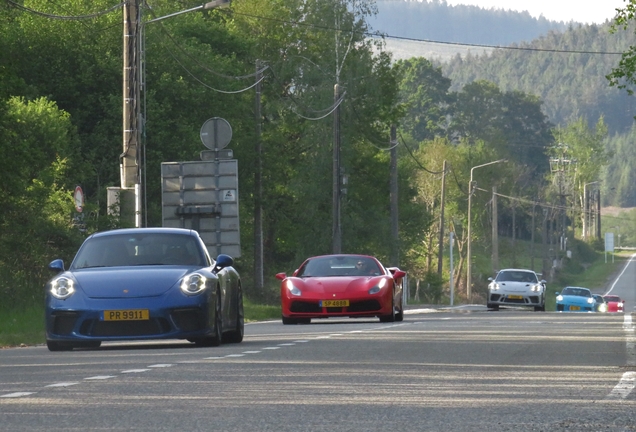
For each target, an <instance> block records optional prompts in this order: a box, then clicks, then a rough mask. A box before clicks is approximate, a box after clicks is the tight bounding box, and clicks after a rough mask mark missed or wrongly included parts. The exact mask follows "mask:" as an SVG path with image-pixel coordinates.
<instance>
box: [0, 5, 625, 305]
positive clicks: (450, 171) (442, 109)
mask: <svg viewBox="0 0 636 432" xmlns="http://www.w3.org/2000/svg"><path fill="white" fill-rule="evenodd" d="M198 5H199V3H198V2H197V1H196V0H195V1H190V0H189V1H176V0H157V1H153V2H152V5H150V4H147V3H142V6H143V7H142V20H144V21H148V20H150V19H153V18H155V19H156V18H158V17H164V16H167V15H170V14H173V13H174V12H176V11H184V10H187V9H188V8H192V7H195V6H198ZM375 6H376V5H375V3H374V2H373V1H367V0H362V1H361V0H347V1H345V0H321V1H310V2H306V1H302V0H282V1H279V2H275V3H272V2H271V1H269V0H234V1H232V6H231V7H230V8H224V9H218V10H205V11H197V12H191V13H184V14H181V15H179V16H178V17H177V16H175V17H172V18H170V19H166V20H162V21H160V22H157V23H151V24H150V25H148V27H147V28H145V29H144V33H145V39H144V42H145V43H144V45H143V48H144V52H143V54H144V56H143V58H144V70H145V74H144V77H143V95H142V98H141V100H142V101H143V103H144V109H143V110H141V112H142V114H143V118H142V119H140V122H141V124H142V125H143V139H144V148H145V152H144V155H145V161H144V165H145V167H146V172H145V173H144V175H145V177H146V178H147V181H146V187H147V208H144V209H143V212H144V218H143V220H144V224H145V225H148V226H158V225H160V224H161V184H160V183H161V181H160V165H161V163H162V162H172V161H189V160H198V159H199V153H200V152H201V150H203V146H202V144H201V140H200V136H199V131H200V128H201V125H202V124H203V123H204V122H205V121H206V120H207V119H209V118H212V117H222V118H224V119H226V120H227V121H228V122H229V123H230V124H231V126H232V130H233V135H232V141H231V143H230V145H229V148H231V149H232V150H233V152H234V158H235V159H237V160H238V166H239V191H240V199H239V205H240V223H241V227H240V233H241V257H240V258H238V259H237V261H236V267H237V268H238V269H239V271H240V272H241V274H242V277H243V281H244V286H245V288H246V294H247V295H248V296H251V297H256V298H262V299H269V300H271V299H272V298H273V299H275V298H276V285H277V282H276V281H275V279H274V277H273V275H274V274H275V273H277V272H281V271H287V272H289V271H293V270H294V269H295V268H296V266H297V265H298V264H299V263H300V262H301V260H302V259H304V258H306V257H307V256H309V255H314V254H323V253H330V252H332V250H333V249H332V248H333V244H332V243H333V233H332V210H333V178H334V169H333V167H334V152H333V142H334V136H335V133H334V130H335V126H334V123H335V122H334V115H333V113H334V112H336V109H337V112H338V116H339V117H338V118H339V122H338V129H337V131H338V136H339V140H340V153H339V159H340V168H341V169H340V173H337V176H336V177H338V178H339V180H340V181H341V182H342V184H341V185H339V186H342V187H343V189H346V193H343V194H342V197H341V226H342V251H343V252H357V253H368V254H371V255H375V256H378V257H379V258H380V259H381V260H382V261H384V262H385V263H386V264H390V265H399V266H400V267H404V268H405V269H408V271H409V274H410V275H411V276H412V277H413V278H415V279H421V280H423V281H424V282H425V286H427V287H428V288H427V290H428V292H427V294H426V296H427V298H428V299H429V300H431V301H438V300H439V299H440V297H441V296H442V294H443V289H444V287H447V286H448V285H447V282H448V280H449V274H448V270H447V269H448V265H447V263H448V251H447V246H448V245H447V240H444V241H445V242H446V249H445V250H444V248H442V249H443V250H442V252H443V254H442V258H441V262H442V263H446V264H445V265H444V269H443V271H441V272H440V271H439V269H441V267H440V266H438V260H439V257H440V255H439V251H440V248H439V246H440V244H439V233H440V231H441V230H442V229H444V230H445V231H449V230H453V231H454V232H455V238H456V240H457V243H456V246H455V247H456V248H458V251H459V255H458V256H456V257H457V258H456V259H457V260H458V262H457V263H456V266H455V267H454V271H455V275H454V277H455V280H458V281H459V280H462V275H464V274H465V272H466V261H465V260H466V248H465V245H466V240H467V235H468V233H467V226H469V221H468V220H467V218H468V211H467V209H468V202H471V200H467V198H468V196H469V194H470V197H471V198H472V206H471V208H472V212H473V213H472V216H471V220H470V224H472V229H473V231H472V235H471V238H473V241H475V242H476V245H475V246H479V248H480V249H482V250H488V241H487V240H486V239H488V233H489V232H490V230H491V228H490V227H491V221H490V218H491V216H492V213H491V210H489V209H490V207H489V205H490V204H489V203H491V202H492V197H493V193H494V192H493V191H492V187H493V186H496V187H497V193H498V196H499V202H500V209H499V216H498V219H499V230H500V232H501V235H502V236H511V237H512V238H513V239H514V238H520V239H526V240H529V239H531V238H535V237H537V238H539V236H541V240H537V241H542V242H543V243H544V245H548V244H549V245H556V244H557V243H558V241H559V238H560V237H563V236H570V237H577V236H579V237H580V228H581V220H580V217H578V216H575V215H576V214H580V212H581V203H582V201H581V193H582V190H583V185H584V184H587V183H590V182H596V181H597V180H598V179H599V178H600V176H601V174H602V170H603V169H604V167H606V166H607V165H608V163H609V162H610V161H611V160H612V161H614V160H615V159H610V158H611V156H612V153H614V154H619V148H618V147H616V149H614V150H612V149H609V148H606V147H604V144H605V143H606V139H607V136H608V135H609V133H610V131H611V133H619V131H622V132H623V133H626V132H630V128H629V127H628V126H627V122H626V121H624V122H623V123H621V122H620V121H619V120H615V119H609V118H606V117H605V116H602V115H597V114H595V113H594V112H591V114H589V115H587V113H586V112H583V109H582V108H585V107H589V109H590V110H592V109H593V104H591V103H590V104H588V105H586V104H585V101H583V102H579V103H578V105H577V109H576V110H574V109H573V111H572V113H570V114H568V115H566V114H563V118H562V119H559V118H557V117H556V116H555V114H554V112H552V111H549V110H546V106H547V103H545V102H544V100H543V95H542V94H537V92H536V91H535V90H536V89H537V88H540V86H539V84H538V83H537V82H535V83H534V86H530V87H528V88H516V87H515V86H512V85H508V84H507V82H505V81H502V80H499V79H497V76H496V75H495V74H493V75H490V76H485V77H481V76H477V74H476V73H475V72H471V69H470V68H471V65H473V64H474V65H476V66H475V68H476V67H477V66H480V65H481V67H482V68H483V69H485V70H487V69H488V68H487V67H486V65H487V64H488V62H489V61H494V60H493V59H495V60H496V59H498V58H499V57H498V56H500V55H501V54H499V52H497V53H496V54H493V56H491V57H490V56H489V57H487V58H471V59H456V60H455V61H454V63H452V64H448V65H440V64H435V63H433V62H432V61H430V60H428V59H424V58H413V59H408V60H400V61H394V59H392V58H391V55H390V53H389V52H387V51H386V50H384V49H383V48H382V44H381V40H378V39H369V38H368V37H367V36H368V35H369V34H371V28H370V27H369V25H368V21H367V20H368V19H369V18H370V17H372V16H374V14H375V13H376V12H377V9H376V7H375ZM1 7H2V9H0V52H1V53H2V56H0V154H1V155H2V156H3V158H2V160H3V162H4V165H5V166H4V172H3V175H2V176H0V181H1V184H0V205H1V206H2V208H3V212H1V213H0V227H1V230H2V235H1V236H0V276H1V277H0V281H1V282H0V290H1V292H2V293H3V295H4V296H5V297H4V298H5V299H6V303H5V304H7V305H11V304H20V303H21V302H22V303H23V302H24V301H33V300H37V299H38V298H40V296H41V291H40V290H41V287H42V284H43V283H44V281H45V280H46V278H47V276H48V274H47V271H46V265H47V264H48V262H49V261H50V260H52V259H54V258H63V259H64V260H65V261H66V262H67V263H68V262H69V260H70V259H72V256H73V253H74V251H75V250H76V248H77V246H78V245H79V243H80V242H81V240H82V238H83V237H84V236H85V235H86V234H87V233H90V232H94V231H96V230H104V229H109V228H113V227H119V226H122V221H121V220H119V219H118V218H117V217H113V216H111V215H109V211H108V209H107V208H106V194H107V191H106V188H107V187H111V186H119V185H120V184H121V176H120V166H119V165H120V162H121V158H122V155H123V153H122V70H123V61H122V31H121V30H122V20H123V16H122V4H117V3H115V2H114V1H112V0H98V1H92V2H89V3H87V2H84V1H82V0H67V1H66V2H64V4H63V5H62V4H58V3H51V2H49V1H47V0H24V1H13V0H7V1H6V2H5V3H3V4H2V6H1ZM570 31H572V32H575V31H576V29H571V30H568V32H570ZM597 31H598V29H597ZM565 34H569V33H567V32H566V33H565ZM576 34H577V33H572V35H571V36H570V37H571V38H573V40H575V39H576ZM599 34H600V33H599ZM550 35H552V36H550V37H553V38H556V36H554V35H557V36H558V35H560V33H554V34H552V33H551V34H550ZM627 41H628V38H627V37H626V38H625V43H628V42H627ZM548 42H549V40H546V41H544V42H543V43H544V44H545V46H546V47H547V46H548ZM554 43H555V44H556V43H558V38H556V39H555V41H554ZM550 48H551V49H558V48H555V47H550ZM592 48H593V49H607V50H610V49H611V50H612V51H616V50H618V49H620V47H619V46H614V47H610V46H609V42H608V46H607V47H605V46H603V47H598V46H593V47H592ZM592 48H590V49H592ZM569 49H574V48H572V47H569ZM504 53H508V51H505V52H504ZM139 54H141V52H139ZM509 54H510V53H509ZM513 54H516V53H513ZM513 54H510V55H513ZM559 55H561V54H559ZM563 57H564V58H569V59H570V62H569V63H563V64H561V65H560V67H561V75H562V76H565V77H566V78H567V79H563V78H562V76H557V74H556V72H553V73H554V74H555V75H554V77H550V79H551V80H552V81H554V80H556V79H557V78H559V85H558V86H556V85H553V86H552V87H553V88H554V89H555V91H561V92H562V99H563V100H565V99H566V98H567V97H569V95H570V94H571V93H570V92H571V91H572V90H571V87H570V84H571V82H572V81H574V79H573V77H575V76H576V75H577V74H578V73H579V71H578V67H579V63H578V62H579V59H580V58H582V57H581V54H579V53H577V54H573V53H571V54H568V55H564V56H563ZM598 57H602V58H604V56H596V55H589V56H587V57H586V58H587V59H588V60H587V63H593V59H596V58H598ZM614 57H615V56H613V58H614ZM553 61H555V60H551V59H550V58H543V61H542V62H538V61H537V64H536V66H533V68H529V70H535V69H536V70H537V71H538V70H543V71H547V70H548V69H547V68H548V65H549V64H550V63H551V62H553ZM480 62H484V63H480ZM587 63H585V64H587ZM461 64H465V65H466V68H465V69H462V68H461V67H460V65H461ZM568 65H571V66H572V68H571V69H570V68H568ZM592 66H593V65H592ZM501 67H502V68H503V66H501ZM524 67H525V66H524V65H520V64H518V65H517V68H524ZM597 67H598V68H600V66H597ZM505 69H506V70H509V71H511V74H512V71H513V70H514V67H512V66H506V68H505ZM473 70H475V69H473ZM601 73H606V72H599V74H601ZM597 75H598V74H597ZM260 76H262V77H263V80H262V81H260V79H259V77H260ZM515 76H516V75H515ZM527 78H528V79H530V78H532V76H531V75H528V76H527ZM511 79H512V77H511ZM519 80H523V76H522V77H521V78H519ZM594 80H596V81H593V82H594V83H596V85H597V86H601V82H600V81H599V80H598V77H595V78H594ZM591 82H592V81H582V85H585V86H586V87H585V91H588V90H589V91H592V90H594V89H593V88H591V87H592V85H591V84H590V83H591ZM257 83H258V84H260V85H259V86H256V84H257ZM336 84H337V85H338V87H339V88H341V89H342V93H339V94H338V97H337V98H336V97H335V95H334V86H335V85H336ZM553 84H555V83H553ZM588 87H590V88H588ZM255 88H259V91H260V98H259V100H260V105H259V106H258V109H257V107H256V103H255V102H256V91H255ZM599 91H600V90H599ZM579 93H585V92H584V91H582V90H579ZM589 97H592V98H596V97H597V94H595V93H590V96H589ZM568 100H569V99H568ZM572 100H574V98H572ZM617 100H618V98H617ZM588 102H589V101H588ZM555 112H556V111H555ZM599 112H600V111H599ZM256 113H260V116H259V117H258V118H256ZM619 124H620V125H622V126H620V127H619V126H617V125H619ZM392 126H395V127H396V128H397V134H396V135H397V142H395V141H392V140H391V128H392ZM620 128H622V129H620ZM564 142H567V146H564V145H563V143H564ZM623 142H624V147H623V148H622V149H621V150H620V152H622V153H621V154H622V155H623V157H625V156H627V155H629V154H630V153H629V146H628V141H627V140H623ZM396 146H397V147H396ZM394 148H395V149H396V150H397V168H398V178H397V183H398V190H399V194H398V208H399V237H398V238H393V237H392V232H391V229H390V227H391V223H390V221H391V217H392V214H391V206H390V205H389V202H390V199H389V195H390V183H391V178H390V165H391V154H392V152H391V150H392V149H394ZM123 151H124V153H125V151H126V149H125V148H124V149H123ZM557 156H558V157H564V156H567V158H569V159H573V160H574V159H576V160H577V161H578V163H577V169H576V170H572V172H571V173H570V174H569V176H568V177H567V178H562V179H561V180H562V181H559V182H557V181H555V178H554V176H553V175H552V166H551V164H550V159H551V158H554V157H557ZM493 161H497V162H501V163H497V164H492V162H493ZM622 162H624V163H628V161H622ZM257 167H262V190H259V189H258V187H257V178H256V176H255V171H256V168H257ZM444 167H446V169H444ZM477 167H479V168H480V169H479V170H477V171H476V172H475V176H474V178H473V169H474V168H477ZM345 176H346V178H347V182H346V184H344V182H343V179H344V177H345ZM469 180H473V181H472V183H469ZM621 181H623V179H622V178H621ZM625 181H629V179H626V180H625ZM443 184H444V185H445V191H444V197H445V198H444V202H443V203H442V201H441V196H442V194H441V190H442V185H443ZM76 185H81V186H82V188H83V189H84V192H85V196H86V205H85V210H84V212H85V213H84V214H85V216H86V219H85V222H86V230H85V231H84V230H79V229H78V227H77V226H75V225H74V217H75V216H77V214H76V213H75V211H74V204H73V199H72V193H73V190H74V188H75V186H76ZM564 185H567V187H568V188H569V189H568V190H567V193H565V192H564V189H563V187H564ZM566 197H567V199H566ZM442 204H443V205H442ZM442 208H444V209H445V210H444V211H445V213H444V214H442V213H441V211H442ZM259 212H260V213H261V214H262V215H263V216H262V225H263V247H264V251H265V253H264V276H265V281H264V286H256V285H255V284H254V280H256V279H258V278H257V277H255V275H254V271H255V270H254V269H255V262H254V256H255V251H254V249H255V248H254V244H255V243H254V242H255V240H254V237H255V231H254V227H255V224H256V223H257V220H256V214H258V213H259ZM566 213H567V214H568V215H569V216H568V217H567V218H566V217H564V216H565V215H566ZM535 214H542V215H543V218H544V220H545V223H546V224H548V222H549V226H550V228H549V229H548V230H545V231H543V232H541V230H539V229H538V227H536V226H535V225H534V224H533V223H532V221H534V219H535ZM146 221H147V222H146ZM442 224H443V225H442ZM443 245H444V244H442V246H443ZM395 248H397V250H398V254H397V256H395V255H394V249H395ZM545 249H546V250H547V247H546V248H545ZM551 250H554V253H555V254H556V253H564V251H560V252H559V251H558V248H556V247H552V248H551ZM510 257H512V258H510V259H512V261H511V262H510V265H519V263H518V262H515V261H514V257H515V254H511V255H510ZM553 258H557V257H556V256H550V257H548V256H544V259H543V264H539V265H540V266H541V265H544V266H545V263H547V262H549V261H550V262H551V260H552V259H553ZM474 265H475V266H476V268H475V271H474V280H475V284H476V287H477V288H479V289H483V287H484V286H485V281H486V278H487V277H488V276H489V275H490V274H491V272H492V270H493V269H492V268H491V267H490V264H489V263H486V264H483V265H482V264H481V263H479V262H477V263H476V264H474ZM16 287H17V288H16ZM465 288H466V287H465V281H463V280H462V282H461V283H459V284H458V293H457V295H458V297H460V296H461V292H462V291H461V290H462V289H464V290H465ZM478 291H479V290H477V292H478Z"/></svg>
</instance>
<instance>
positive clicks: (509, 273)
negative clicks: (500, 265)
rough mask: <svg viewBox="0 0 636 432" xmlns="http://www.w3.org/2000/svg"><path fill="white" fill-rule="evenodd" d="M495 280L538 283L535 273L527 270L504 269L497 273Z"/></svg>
mask: <svg viewBox="0 0 636 432" xmlns="http://www.w3.org/2000/svg"><path fill="white" fill-rule="evenodd" d="M496 281H497V282H525V283H538V282H539V280H538V279H537V275H536V274H535V273H532V272H527V271H516V270H504V271H500V272H499V274H498V275H497V279H496Z"/></svg>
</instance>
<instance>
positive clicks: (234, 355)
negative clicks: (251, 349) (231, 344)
mask: <svg viewBox="0 0 636 432" xmlns="http://www.w3.org/2000/svg"><path fill="white" fill-rule="evenodd" d="M244 356H245V354H228V355H226V356H225V357H226V358H229V357H244Z"/></svg>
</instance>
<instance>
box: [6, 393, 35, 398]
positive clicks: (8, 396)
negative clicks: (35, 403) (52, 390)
mask: <svg viewBox="0 0 636 432" xmlns="http://www.w3.org/2000/svg"><path fill="white" fill-rule="evenodd" d="M32 394H35V392H15V393H7V394H5V395H2V396H0V398H18V397H23V396H29V395H32Z"/></svg>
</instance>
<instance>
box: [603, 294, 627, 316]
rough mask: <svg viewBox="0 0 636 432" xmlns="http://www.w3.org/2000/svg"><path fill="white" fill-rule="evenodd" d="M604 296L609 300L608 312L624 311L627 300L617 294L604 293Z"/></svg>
mask: <svg viewBox="0 0 636 432" xmlns="http://www.w3.org/2000/svg"><path fill="white" fill-rule="evenodd" d="M603 298H604V299H605V301H606V302H607V311H608V312H623V309H624V307H625V302H624V301H623V300H622V299H621V298H620V297H619V296H616V295H604V296H603Z"/></svg>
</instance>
